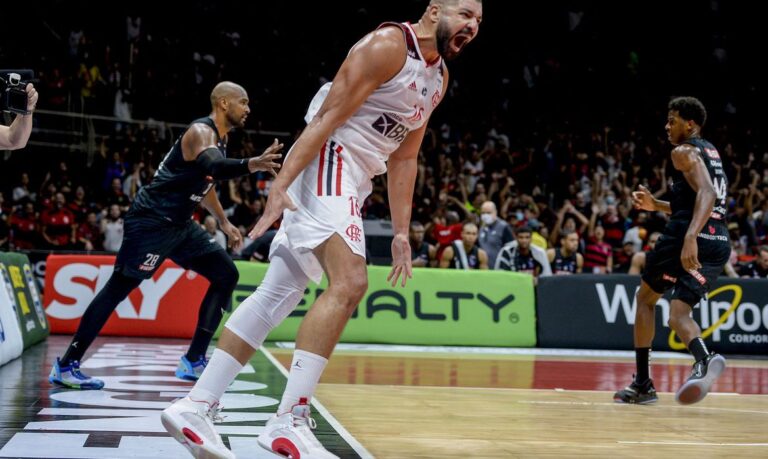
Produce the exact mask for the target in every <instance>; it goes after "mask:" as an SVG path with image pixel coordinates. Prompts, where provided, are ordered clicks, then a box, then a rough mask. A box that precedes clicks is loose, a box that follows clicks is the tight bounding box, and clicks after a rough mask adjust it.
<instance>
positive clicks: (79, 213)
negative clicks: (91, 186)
mask: <svg viewBox="0 0 768 459" xmlns="http://www.w3.org/2000/svg"><path fill="white" fill-rule="evenodd" d="M67 208H68V209H69V211H70V212H72V214H73V215H74V216H75V222H77V223H82V222H84V221H85V220H86V217H87V216H88V212H89V211H90V205H89V204H88V203H87V202H86V200H85V188H84V187H83V186H82V185H79V186H78V187H77V188H75V197H74V198H72V201H70V202H69V203H68V204H67Z"/></svg>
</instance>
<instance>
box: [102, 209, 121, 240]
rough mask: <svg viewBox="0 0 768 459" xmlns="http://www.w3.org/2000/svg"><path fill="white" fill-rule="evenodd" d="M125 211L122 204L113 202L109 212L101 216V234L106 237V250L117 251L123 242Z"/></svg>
mask: <svg viewBox="0 0 768 459" xmlns="http://www.w3.org/2000/svg"><path fill="white" fill-rule="evenodd" d="M122 215H123V213H122V210H121V209H120V206H119V205H117V204H112V205H111V206H109V213H107V214H106V215H104V216H103V217H102V218H101V234H102V236H103V237H104V250H106V251H107V252H117V251H119V250H120V246H121V245H122V244H123V216H122Z"/></svg>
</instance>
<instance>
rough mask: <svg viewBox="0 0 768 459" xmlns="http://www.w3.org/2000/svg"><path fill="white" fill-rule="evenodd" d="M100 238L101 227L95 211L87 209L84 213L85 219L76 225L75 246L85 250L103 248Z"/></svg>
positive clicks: (90, 250)
mask: <svg viewBox="0 0 768 459" xmlns="http://www.w3.org/2000/svg"><path fill="white" fill-rule="evenodd" d="M102 239H103V238H102V235H101V227H100V225H99V220H98V218H97V215H96V212H94V211H89V212H88V213H87V214H86V217H85V221H84V222H82V223H80V226H78V227H77V243H76V248H77V249H79V250H85V251H86V252H92V251H94V250H99V251H100V250H104V244H103V241H102Z"/></svg>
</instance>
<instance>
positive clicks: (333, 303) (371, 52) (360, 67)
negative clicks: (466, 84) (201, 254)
mask: <svg viewBox="0 0 768 459" xmlns="http://www.w3.org/2000/svg"><path fill="white" fill-rule="evenodd" d="M481 20H482V2H481V0H431V1H430V3H429V6H428V7H427V9H426V11H425V13H424V15H423V16H422V17H421V19H420V20H419V22H418V23H416V24H409V23H405V24H401V23H385V24H383V25H382V26H380V27H379V28H378V29H377V30H375V31H373V32H371V33H369V34H368V35H366V36H365V37H363V38H362V39H361V40H360V41H359V42H357V44H355V45H354V46H353V47H352V49H351V50H350V51H349V54H348V55H347V57H346V59H345V60H344V62H343V63H342V65H341V67H340V69H339V71H338V73H337V74H336V77H335V78H334V80H333V82H332V83H329V84H327V85H325V86H323V87H322V88H321V89H320V91H318V93H317V95H316V96H315V98H314V99H313V100H312V103H311V104H310V107H309V110H308V111H307V115H306V118H305V119H306V121H307V123H308V125H307V127H306V128H305V129H304V131H303V132H302V134H301V136H300V137H299V139H298V140H297V141H296V143H295V144H294V145H293V148H292V149H291V151H290V152H289V154H288V156H287V157H286V160H285V163H284V165H283V168H282V169H281V171H280V173H279V174H278V175H277V177H276V178H275V181H274V183H273V184H272V187H271V189H270V193H269V199H268V200H267V205H266V208H265V211H264V215H263V216H262V217H261V219H260V220H259V221H258V222H257V224H256V226H255V227H254V229H253V231H252V232H251V233H250V234H249V236H250V237H251V238H254V239H255V238H256V237H259V236H261V235H262V234H263V233H264V232H265V231H266V230H267V229H268V228H269V227H270V226H271V225H272V223H274V222H275V221H276V220H277V218H278V217H280V215H281V214H282V216H283V221H282V224H281V227H280V230H279V231H278V234H277V235H276V236H275V239H274V242H273V243H272V247H271V253H270V259H271V263H270V266H269V268H268V270H267V273H266V275H265V277H264V280H263V281H262V283H261V285H260V286H259V288H258V289H257V290H256V292H254V293H253V294H252V295H251V296H250V297H248V298H247V299H246V300H245V301H243V303H242V304H241V305H240V306H239V307H238V308H237V310H236V311H235V313H234V314H233V315H232V317H231V318H230V319H229V321H228V322H227V324H226V328H225V330H224V333H223V334H222V337H221V340H220V341H219V343H218V349H216V350H215V351H214V353H213V356H212V358H211V360H210V362H209V364H208V366H207V368H206V369H205V371H204V372H203V374H202V375H201V377H200V379H199V380H198V382H197V384H195V387H194V388H193V389H192V391H191V392H190V393H189V395H188V396H187V397H186V398H184V399H182V400H180V401H178V402H176V403H174V404H173V405H171V407H169V408H168V409H166V410H165V411H164V412H163V415H162V421H163V425H164V426H165V428H166V429H167V430H168V431H169V432H170V433H171V434H172V435H173V436H174V438H176V439H177V440H178V441H179V442H181V443H182V444H184V445H185V446H186V447H187V448H188V449H189V450H190V452H192V454H193V455H194V456H195V457H221V458H228V457H234V455H233V454H232V452H231V451H229V450H228V449H227V448H226V447H225V446H224V444H223V442H222V440H221V438H220V437H219V435H218V434H217V433H216V431H215V430H214V427H213V424H212V420H215V419H216V418H217V414H218V411H219V406H218V403H219V400H220V398H221V397H222V395H223V394H224V391H225V390H226V388H227V386H228V385H229V384H230V383H231V382H232V380H233V379H234V378H235V376H236V375H237V374H238V372H239V371H240V369H241V368H242V367H243V365H244V364H245V363H246V362H247V361H248V360H249V358H250V357H251V356H252V354H253V352H254V351H255V350H256V349H258V348H259V347H260V346H261V344H262V342H263V341H264V339H265V337H266V336H267V334H268V333H269V331H270V330H272V328H274V327H275V326H277V325H278V324H279V323H280V322H281V321H282V320H283V319H284V318H285V317H287V316H288V314H290V312H291V311H293V310H294V309H295V308H296V305H297V304H298V303H299V301H300V300H301V298H302V297H303V295H304V289H305V288H306V286H307V283H308V282H309V280H310V279H311V280H313V281H319V280H320V278H321V276H322V274H323V273H325V275H326V276H327V277H328V284H329V285H328V289H327V290H325V292H323V294H322V295H321V296H320V297H319V298H318V299H317V301H315V303H314V305H313V306H312V308H311V309H310V310H309V312H308V313H307V315H306V316H305V317H304V320H303V322H302V324H301V326H300V328H299V331H298V335H297V337H296V351H295V353H294V356H293V362H292V365H291V370H290V375H289V377H288V383H287V385H286V388H285V392H284V394H283V398H282V401H281V402H280V406H279V407H278V409H277V414H276V415H275V416H273V417H272V418H271V419H270V420H269V421H268V422H267V425H266V427H265V428H264V431H263V433H262V434H261V435H260V436H259V438H258V442H259V444H260V445H261V446H262V447H264V448H266V449H268V450H271V451H274V452H276V453H278V454H281V455H284V456H290V457H293V458H298V457H301V458H302V459H306V458H334V457H336V456H335V455H333V454H331V453H330V452H328V451H326V450H325V448H323V446H322V445H321V444H320V442H319V441H318V440H317V439H316V438H315V436H314V435H313V434H312V432H311V430H310V429H311V428H312V427H313V426H314V421H313V420H312V419H311V418H310V400H311V399H312V396H313V394H314V392H315V388H316V386H317V383H318V380H319V379H320V375H321V374H322V372H323V369H324V368H325V365H326V363H327V361H328V360H327V359H328V358H329V357H330V355H331V352H332V351H333V348H334V346H335V345H336V343H337V342H338V339H339V336H340V335H341V332H342V330H343V329H344V326H345V325H346V323H347V321H348V319H349V317H350V315H351V314H352V312H353V311H354V309H355V307H357V304H358V303H359V301H360V300H361V298H362V297H363V295H364V294H365V291H366V289H367V287H368V282H367V271H366V265H365V238H364V235H363V224H362V219H361V217H360V208H359V204H360V203H361V202H363V200H364V199H365V198H366V196H368V194H369V193H370V192H371V179H372V178H373V177H374V176H376V175H378V174H383V173H384V172H387V173H388V175H387V181H388V183H387V185H388V186H387V188H388V193H389V204H390V208H391V212H392V225H393V228H394V238H393V240H392V260H393V261H392V270H391V272H390V274H389V276H388V280H389V281H391V282H392V285H393V286H394V285H396V284H397V283H398V282H399V283H400V284H401V285H402V286H405V284H406V281H407V279H409V278H411V277H412V272H411V249H410V244H409V242H408V226H409V223H410V219H411V203H412V198H413V189H414V185H415V180H416V171H417V156H418V152H419V148H420V146H421V142H422V139H423V137H424V132H425V129H426V126H427V120H428V119H429V116H430V115H431V113H432V110H433V109H434V108H435V107H436V106H437V104H438V103H439V102H440V101H441V99H442V97H443V95H444V94H445V91H446V88H447V86H448V70H447V68H446V66H445V64H444V62H443V60H444V59H445V60H448V59H452V58H454V57H456V56H457V55H458V54H459V53H460V52H461V51H462V50H463V49H464V47H465V46H466V45H467V44H468V43H469V42H470V41H472V40H473V39H474V38H475V36H476V35H477V33H478V28H479V25H480V22H481Z"/></svg>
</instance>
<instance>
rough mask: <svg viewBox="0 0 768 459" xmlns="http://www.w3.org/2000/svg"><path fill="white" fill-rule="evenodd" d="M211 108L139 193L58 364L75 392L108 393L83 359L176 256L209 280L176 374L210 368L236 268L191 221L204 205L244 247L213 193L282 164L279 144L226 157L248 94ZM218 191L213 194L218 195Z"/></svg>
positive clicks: (221, 91) (220, 88) (222, 90)
mask: <svg viewBox="0 0 768 459" xmlns="http://www.w3.org/2000/svg"><path fill="white" fill-rule="evenodd" d="M211 106H212V111H211V114H210V115H209V116H208V117H205V118H200V119H198V120H195V121H193V122H192V123H191V124H190V125H189V127H187V129H186V130H185V132H184V133H182V135H181V137H180V138H179V139H178V140H177V141H176V143H175V144H174V145H173V147H172V148H171V150H170V151H169V152H168V154H167V155H166V156H165V158H164V159H163V161H162V162H161V163H160V166H159V167H158V170H157V173H156V174H155V177H154V179H153V180H152V183H150V184H149V185H148V186H145V187H143V188H142V189H141V190H139V192H138V194H137V195H136V199H135V201H134V202H133V205H132V206H131V208H130V210H129V211H128V214H127V215H126V217H125V233H124V236H123V243H122V245H121V247H120V251H119V252H118V254H117V261H116V262H115V269H114V272H113V273H112V276H111V277H110V278H109V281H107V283H106V285H105V286H104V288H103V289H102V290H101V291H99V293H98V294H97V295H96V297H95V298H94V299H93V301H92V302H91V304H90V305H88V308H87V309H86V311H85V313H84V314H83V318H82V320H81V321H80V325H79V326H78V328H77V331H76V332H75V335H74V337H73V338H72V343H71V344H70V345H69V347H68V348H67V351H66V352H65V354H64V356H63V357H62V358H61V359H56V362H55V363H54V366H53V369H52V370H51V375H50V377H49V381H50V382H51V383H52V384H55V385H59V386H63V387H68V388H72V389H101V388H102V387H104V382H103V381H101V380H99V379H96V378H90V377H88V376H86V375H84V374H83V373H82V372H81V371H80V368H79V367H80V364H79V362H80V360H81V359H82V357H83V355H84V354H85V351H86V350H87V349H88V347H89V346H90V345H91V343H92V342H93V340H94V339H95V338H96V336H97V335H98V333H99V331H100V330H101V329H102V327H103V326H104V324H105V323H106V322H107V319H109V316H110V314H112V311H114V309H115V308H116V307H117V305H118V304H119V303H120V302H121V301H122V300H124V299H125V298H126V297H127V296H128V294H129V293H130V292H131V291H132V290H133V289H135V288H136V287H138V286H139V284H140V283H141V282H142V281H143V280H144V279H148V278H149V277H151V276H152V274H153V273H154V272H155V270H156V269H157V268H158V267H159V266H160V265H161V264H162V262H163V260H164V259H166V258H170V259H171V260H173V261H174V262H176V263H177V264H179V265H180V266H182V267H184V268H186V269H191V270H193V271H195V272H197V273H198V274H200V275H202V276H203V277H205V278H206V279H208V280H209V281H210V287H209V288H208V291H207V292H206V294H205V297H204V298H203V301H202V304H201V305H200V310H199V314H198V323H197V328H196V330H195V334H194V336H193V338H192V343H191V344H190V346H189V350H188V351H187V353H186V355H184V356H182V357H181V362H180V363H179V368H178V369H177V370H176V376H178V377H180V378H183V379H189V380H196V379H197V377H198V376H199V374H200V373H201V372H202V370H203V369H204V368H205V365H206V363H207V360H206V358H205V351H206V349H207V348H208V344H210V341H211V338H212V337H213V333H214V332H215V331H216V328H217V327H218V326H219V322H220V321H221V317H222V309H224V308H226V307H227V306H228V305H229V303H230V302H231V298H232V292H233V291H234V288H235V285H236V284H237V280H238V273H237V268H235V265H234V263H233V262H232V259H231V258H230V257H229V255H227V253H226V252H225V250H224V249H223V248H222V247H221V246H220V245H219V244H216V242H215V240H213V239H211V238H210V237H209V235H208V234H207V233H206V232H205V230H203V229H202V228H201V227H200V225H198V224H197V223H196V222H195V221H193V220H192V212H193V211H194V210H195V208H196V207H197V206H198V204H201V203H202V205H203V206H204V207H205V208H206V209H208V211H209V212H211V214H213V216H214V217H216V219H217V220H218V221H219V224H220V225H221V228H222V231H223V232H224V233H225V234H226V235H227V237H228V238H229V243H230V244H231V245H235V246H237V245H239V244H240V243H241V241H240V232H239V231H238V229H237V228H236V227H235V226H233V225H232V224H231V223H230V222H229V221H228V220H227V217H226V215H225V214H224V209H223V208H222V206H221V203H220V202H219V200H218V198H217V196H216V192H215V190H214V183H215V181H217V180H226V179H230V178H235V177H239V176H242V175H247V174H249V173H252V172H256V171H269V172H272V173H273V174H274V173H275V170H276V169H277V168H278V167H279V164H277V163H276V162H274V161H276V160H277V159H279V158H280V156H281V155H280V154H279V153H278V152H279V151H280V149H282V147H283V145H282V144H279V143H278V142H277V140H275V142H274V143H273V144H272V145H271V146H270V147H269V148H267V149H266V151H265V152H264V154H262V155H261V156H259V157H254V158H246V159H227V158H226V141H227V133H228V132H229V131H230V130H232V129H233V128H236V127H240V128H241V127H243V126H244V124H245V120H246V118H247V116H248V113H250V109H249V108H248V94H247V93H246V92H245V89H243V88H242V87H241V86H239V85H236V84H234V83H230V82H222V83H219V84H218V85H216V87H215V88H214V89H213V91H212V92H211ZM212 191H213V192H212Z"/></svg>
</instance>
